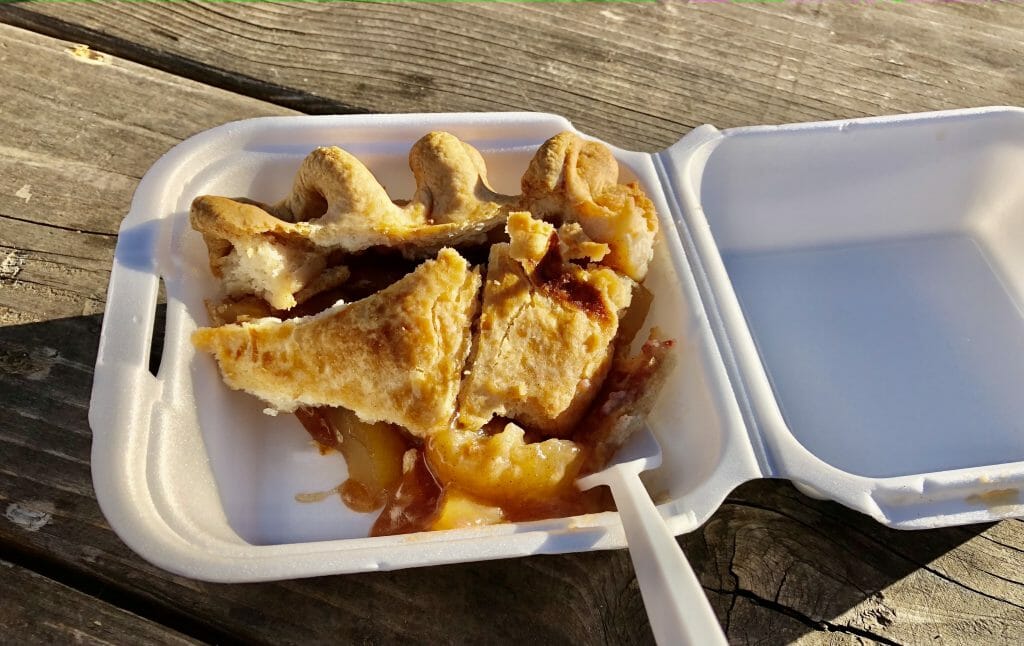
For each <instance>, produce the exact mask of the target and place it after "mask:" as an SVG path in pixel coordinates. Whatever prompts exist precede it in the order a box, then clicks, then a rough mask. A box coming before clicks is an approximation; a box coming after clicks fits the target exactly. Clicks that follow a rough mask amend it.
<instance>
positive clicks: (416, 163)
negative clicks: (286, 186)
mask: <svg viewBox="0 0 1024 646" xmlns="http://www.w3.org/2000/svg"><path fill="white" fill-rule="evenodd" d="M409 167H410V169H411V170H412V173H413V177H414V179H415V180H416V193H415V194H414V196H413V199H412V200H411V201H409V202H408V203H406V204H404V205H402V206H399V205H398V204H396V203H395V202H394V201H392V199H391V198H390V197H389V196H388V194H387V191H386V190H384V187H383V186H381V185H380V183H379V182H378V181H377V180H376V178H374V177H373V174H372V173H370V171H369V169H367V168H366V166H364V165H363V164H362V162H360V161H359V160H358V159H356V158H355V157H353V156H352V155H350V154H349V153H347V152H345V151H344V150H342V149H341V148H337V147H330V148H317V149H316V150H314V151H313V152H312V153H310V154H309V155H308V156H307V157H306V159H305V160H304V161H303V162H302V166H301V167H300V168H299V172H298V175H297V176H296V178H295V184H294V186H293V187H292V192H291V194H290V195H289V196H288V197H287V198H285V199H284V200H282V201H281V202H279V203H277V204H276V205H274V206H273V207H272V208H271V211H272V212H273V213H274V214H276V215H278V216H279V217H281V218H282V219H287V220H294V221H295V222H296V226H297V229H298V230H300V231H302V232H303V233H304V235H306V236H308V238H309V239H310V240H311V241H312V242H314V243H315V244H317V245H318V246H322V247H330V248H332V249H342V250H344V251H348V252H355V251H361V250H363V249H367V248H369V247H374V246H386V247H390V248H395V249H399V250H401V251H403V252H404V253H406V254H408V255H410V256H413V257H429V256H431V255H433V254H434V253H436V252H437V250H438V249H440V248H441V247H444V246H452V245H457V244H467V243H480V242H483V241H484V239H485V237H486V233H487V231H489V230H490V229H492V228H494V227H496V226H500V225H501V224H502V223H503V222H504V218H505V215H506V214H507V212H508V210H507V207H508V206H509V205H511V204H512V203H513V202H514V201H515V198H514V197H511V196H504V195H500V194H498V193H495V192H494V191H493V190H492V189H491V188H490V186H489V185H488V183H487V170H486V168H485V166H484V162H483V158H482V157H481V156H480V153H479V152H478V151H477V150H476V149H475V148H473V147H472V146H470V145H469V144H467V143H465V142H462V141H460V140H459V139H457V138H456V137H454V136H452V135H450V134H448V133H445V132H431V133H428V134H427V135H425V136H423V137H422V138H420V140H419V141H417V142H416V143H415V144H414V145H413V147H412V150H411V151H410V152H409Z"/></svg>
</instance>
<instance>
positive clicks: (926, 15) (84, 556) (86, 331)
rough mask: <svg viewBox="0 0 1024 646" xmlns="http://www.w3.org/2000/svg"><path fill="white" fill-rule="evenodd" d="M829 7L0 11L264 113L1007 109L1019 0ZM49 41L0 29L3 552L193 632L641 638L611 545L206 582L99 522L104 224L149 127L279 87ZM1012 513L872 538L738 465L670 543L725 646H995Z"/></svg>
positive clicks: (650, 115)
mask: <svg viewBox="0 0 1024 646" xmlns="http://www.w3.org/2000/svg"><path fill="white" fill-rule="evenodd" d="M856 9H857V10H856V11H854V10H852V9H847V8H843V7H842V6H840V5H810V6H801V7H800V8H798V9H795V10H791V11H785V12H784V11H781V10H777V9H776V8H773V7H747V8H737V7H724V8H714V9H713V10H712V9H705V8H703V7H691V6H684V5H677V4H674V3H668V4H661V5H656V6H651V7H642V6H632V5H595V6H586V7H562V6H553V5H552V6H533V5H530V6H517V7H510V6H506V5H500V6H497V5H496V6H486V7H484V6H467V5H444V6H442V5H422V6H420V5H417V6H412V7H401V8H399V7H395V6H393V5H388V4H385V5H363V4H359V5H351V6H350V5H318V4H317V5H314V4H302V5H294V6H291V5H277V4H267V5H250V6H246V7H244V8H243V7H239V6H236V5H233V4H231V5H229V4H209V5H190V4H183V3H170V4H162V5H159V6H157V5H148V4H132V5H131V6H129V5H109V6H108V5H96V4H90V5H88V6H78V5H61V6H60V11H59V17H51V16H48V14H49V13H53V14H54V16H56V15H57V8H56V7H55V6H53V5H47V4H39V5H18V6H12V5H3V6H0V18H2V19H5V20H8V21H14V22H18V23H19V24H24V25H27V26H30V27H32V28H33V29H37V30H40V31H47V30H49V31H59V32H61V33H68V34H70V35H72V36H74V37H75V39H76V40H88V42H90V44H93V45H95V46H96V47H100V45H103V44H108V45H110V46H111V47H112V48H113V49H117V51H118V52H121V53H124V54H126V55H130V56H131V57H133V58H135V59H136V60H140V61H142V62H144V63H146V64H149V65H154V66H160V67H164V68H167V69H172V68H177V69H179V70H182V71H185V72H187V73H189V74H191V75H193V76H195V77H196V78H202V79H203V80H204V81H210V82H215V83H217V84H219V85H222V86H224V87H228V88H230V89H234V90H238V89H241V90H245V91H249V92H251V93H253V94H256V95H259V96H263V97H264V98H268V99H271V100H274V101H277V102H279V103H281V104H287V105H290V106H295V107H300V108H306V109H331V110H335V109H345V110H372V111H380V110H423V109H438V110H458V109H498V108H517V109H519V108H528V109H550V110H553V111H557V112H560V113H563V114H566V115H567V116H570V117H572V118H574V120H576V121H577V123H578V124H579V125H580V126H581V127H583V128H585V129H587V130H590V131H591V132H593V133H595V134H599V135H601V136H604V137H606V138H608V139H610V140H612V141H615V142H616V143H619V144H622V145H624V146H626V147H631V148H642V149H653V148H656V147H660V146H663V145H665V144H667V143H669V142H671V141H672V140H673V139H674V138H675V137H677V136H678V135H679V134H682V133H683V132H685V131H686V130H687V129H688V128H690V127H692V126H693V125H695V124H697V123H700V122H703V121H712V122H715V123H717V124H719V125H723V126H728V125H740V124H743V123H758V122H766V121H794V120H799V119H805V118H821V117H826V116H854V115H858V114H872V113H879V112H892V111H908V110H916V109H924V108H931V107H952V106H956V105H979V104H984V103H1024V100H1022V99H1024V96H1022V93H1024V87H1022V85H1024V83H1022V82H1021V72H1020V69H1019V68H1018V67H1017V66H1015V64H1014V63H1013V62H1012V61H1013V56H1012V55H1014V54H1015V53H1016V54H1019V53H1020V45H1019V43H1020V42H1021V41H1020V38H1019V36H1020V29H1019V26H1020V25H1021V21H1020V20H1019V19H1017V17H1018V16H1020V15H1021V14H1020V13H1018V12H1019V9H1016V8H1014V7H1012V6H1009V5H991V6H990V5H985V6H981V7H977V8H976V9H966V8H959V7H954V8H946V7H943V8H941V9H940V8H935V7H923V8H921V10H920V11H911V10H910V9H909V8H906V7H882V8H875V7H872V8H865V7H857V8H856ZM400 10H401V11H402V12H405V11H408V13H407V14H406V13H402V14H399V13H398V12H399V11H400ZM602 12H607V13H602ZM618 18H624V19H622V20H619V19H618ZM830 32H835V33H834V34H832V35H829V34H830ZM86 37H87V38H86ZM929 38H933V39H935V42H932V41H930V40H929ZM369 43H375V44H374V46H373V47H371V46H370V45H369ZM70 45H71V43H69V42H65V41H59V40H54V39H52V38H48V37H44V36H40V35H37V34H32V33H28V32H25V31H21V30H19V29H15V28H11V27H2V26H0V63H2V64H0V84H2V85H3V86H4V87H5V88H8V89H7V90H6V91H5V92H4V93H0V108H2V109H0V120H2V121H0V123H2V126H0V165H3V168H4V172H3V173H0V224H2V226H0V325H2V327H0V408H2V410H3V412H4V413H5V414H4V415H3V416H0V453H2V455H3V459H2V460H0V508H3V509H4V510H5V517H4V518H3V519H0V550H2V552H0V554H2V556H3V558H4V559H6V560H8V561H11V562H13V563H15V564H16V566H17V567H21V568H24V569H29V570H32V571H35V572H38V573H42V574H43V575H45V576H46V577H47V578H48V579H50V580H52V581H56V582H59V583H61V584H65V585H67V586H69V587H70V588H73V589H75V590H78V591H80V594H81V595H84V596H90V597H95V599H96V604H98V605H99V606H100V607H104V608H108V609H109V607H110V606H116V607H120V608H123V609H125V610H126V611H127V612H130V613H132V614H133V615H135V616H137V617H141V618H143V619H145V620H149V621H152V622H159V623H162V624H166V625H172V626H174V627H175V629H177V630H178V631H179V632H181V633H182V634H184V635H186V636H188V637H193V638H196V639H199V640H203V641H211V642H218V643H234V642H248V643H268V644H269V643H274V644H278V643H280V644H290V643H338V642H342V643H351V642H360V643H362V642H365V643H375V644H376V643H385V644H386V643H400V642H401V643H406V642H409V641H415V642H426V643H442V644H444V643H523V642H530V641H533V642H537V643H545V644H547V643H554V644H560V643H573V644H633V643H637V644H639V643H651V640H652V637H651V634H650V631H649V628H648V627H647V625H646V618H645V614H644V610H643V605H642V601H641V599H640V596H639V592H638V590H637V588H636V583H635V580H634V578H633V574H632V568H631V566H630V563H629V558H628V555H627V554H626V553H625V552H621V551H620V552H611V553H592V554H580V555H565V556H546V557H532V558H527V559H518V560H508V561H498V562H490V563H476V564H463V565H454V566H446V567H438V568H428V569H421V570H410V571H402V572H392V573H372V574H365V575H355V576H344V577H326V578H321V579H314V580H306V581H284V582H277V583H267V584H251V585H214V584H205V583H200V582H196V581H191V580H187V579H183V578H180V577H175V576H171V575H169V574H167V573H164V572H162V571H160V570H158V569H157V568H155V567H153V566H150V565H149V564H147V563H145V562H143V561H142V560H141V559H139V558H138V557H136V556H135V555H134V554H132V553H131V552H130V551H129V550H128V549H127V548H126V547H125V546H124V545H123V544H122V543H121V542H120V540H118V539H117V537H116V536H115V535H114V534H113V533H112V532H111V530H110V529H109V527H108V526H107V524H106V522H105V521H104V519H103V517H102V514H101V513H100V510H99V508H98V506H97V504H96V501H95V497H94V494H93V491H92V486H91V476H90V471H89V450H90V434H89V430H88V424H87V420H86V414H87V407H88V399H89V392H90V388H91V381H92V365H93V362H94V360H95V352H96V344H97V340H98V332H99V324H100V314H99V313H100V312H101V311H102V306H103V302H104V295H105V288H106V281H107V277H108V273H107V272H108V270H109V266H110V261H111V256H112V253H113V246H114V244H115V240H116V238H115V234H116V231H117V227H118V224H119V222H120V218H121V217H122V216H123V214H124V213H126V212H127V209H128V204H129V200H130V196H131V192H132V190H133V189H134V186H135V184H136V182H137V179H138V177H140V176H141V174H142V173H143V172H144V171H145V170H146V168H148V166H149V165H150V164H151V163H152V162H153V161H154V160H155V159H156V158H157V157H158V156H159V155H160V154H162V153H163V152H165V151H166V150H167V149H168V148H169V147H170V146H172V145H173V144H174V143H176V142H177V141H180V140H181V139H183V138H184V137H187V136H188V135H190V134H192V133H194V132H196V131H199V130H202V129H204V128H207V127H210V126H212V125H215V124H218V123H221V122H224V121H228V120H232V119H237V118H244V117H247V116H256V115H263V114H286V113H288V112H289V110H287V109H285V108H282V107H279V106H275V105H271V104H269V103H264V102H261V101H257V100H253V99H250V98H245V97H242V96H239V95H237V94H233V93H231V92H228V91H223V90H217V89H214V88H211V87H209V86H208V85H203V84H201V83H197V82H194V81H188V80H184V79H182V78H180V77H177V76H173V75H171V74H167V73H163V72H160V71H156V70H155V69H153V68H151V67H145V66H143V65H138V64H133V63H131V62H128V61H125V60H123V59H121V58H118V57H112V58H109V59H106V60H105V62H100V64H90V63H86V62H83V61H82V60H79V59H78V58H76V57H72V56H70V54H69V53H68V48H69V47H70ZM325 52H327V53H325ZM539 52H540V53H539ZM929 52H930V54H929ZM897 54H899V56H897ZM884 56H889V57H891V58H892V59H893V60H895V61H897V63H886V64H884V65H883V64H882V63H881V61H882V58H881V57H884ZM887 66H892V67H887ZM797 71H799V74H797ZM467 72H472V74H469V75H468V77H467ZM789 77H792V78H789ZM467 78H469V79H470V80H467ZM265 79H271V80H272V82H271V83H267V82H265ZM303 79H306V80H305V81H303ZM945 80H950V81H951V82H950V83H949V84H947V83H945V82H944V81H945ZM886 88H888V89H886ZM26 186H27V188H26ZM26 196H27V197H26ZM43 521H45V522H43ZM1021 529H1022V523H1020V522H1019V521H1007V522H1004V523H1000V524H997V525H993V526H988V527H985V526H978V527H970V528H953V529H947V530H937V531H928V532H896V531H892V530H887V529H885V528H883V527H881V526H879V525H878V524H876V523H874V522H873V521H871V520H870V519H868V518H866V517H864V516H861V515H859V514H856V513H854V512H852V511H849V510H847V509H845V508H842V507H840V506H838V505H835V504H831V503H823V502H817V501H812V500H809V499H807V498H805V497H803V496H802V495H800V494H798V493H797V492H796V491H795V490H794V489H793V488H792V487H790V486H789V485H787V484H784V483H779V482H759V483H751V484H748V485H745V486H744V487H742V488H740V489H739V490H738V491H736V492H734V494H733V495H731V496H730V498H729V499H728V500H727V501H726V503H725V504H724V505H723V507H722V508H721V510H720V511H719V512H718V513H717V514H716V515H715V516H714V517H713V518H712V519H711V520H710V521H709V522H708V523H707V524H706V525H705V526H704V527H703V528H701V529H700V530H699V531H697V532H694V533H692V534H690V535H687V536H685V537H683V538H682V539H681V541H680V542H681V544H682V545H683V547H684V549H685V550H686V552H687V554H688V555H689V556H690V558H691V560H692V562H693V563H694V566H695V569H696V570H697V572H698V575H699V576H700V578H701V581H702V583H703V584H704V586H705V587H706V589H707V590H708V591H709V596H710V598H711V600H712V604H713V606H714V607H715V609H716V611H717V612H718V614H719V617H720V619H721V620H722V622H723V625H725V626H727V629H728V634H729V637H730V640H731V641H732V642H733V643H737V644H781V643H789V642H794V641H795V642H798V643H804V644H839V643H882V644H893V643H900V644H904V643H906V644H923V643H928V644H932V643H946V644H968V643H971V644H978V643H1015V642H1021V641H1024V615H1022V612H1024V611H1022V607H1024V585H1022V583H1021V580H1022V579H1024V577H1021V575H1020V574H1019V573H1020V572H1022V571H1024V540H1022V539H1021V538H1020V536H1021ZM47 585H49V584H47ZM83 601H84V600H83ZM104 604H105V605H104ZM0 605H2V604H0ZM83 621H84V619H83ZM74 623H75V622H74V621H72V620H69V623H68V625H71V624H74ZM73 627H75V628H76V629H78V630H83V631H84V630H86V628H84V627H82V626H81V625H75V626H73Z"/></svg>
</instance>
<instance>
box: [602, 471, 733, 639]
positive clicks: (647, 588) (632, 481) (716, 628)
mask: <svg viewBox="0 0 1024 646" xmlns="http://www.w3.org/2000/svg"><path fill="white" fill-rule="evenodd" d="M608 471H611V472H614V474H613V473H608V474H607V475H608V476H609V477H608V478H607V479H606V482H607V484H608V485H609V486H610V487H611V490H612V495H613V496H614V497H615V504H616V506H617V507H618V508H619V516H620V517H621V518H622V527H623V529H624V530H625V532H626V540H627V542H628V543H629V555H630V557H631V558H632V559H633V569H634V570H635V571H636V579H637V583H638V584H639V585H640V593H641V595H642V596H643V599H644V606H645V607H646V608H647V617H648V619H649V620H650V622H651V629H652V630H653V631H654V638H655V639H656V640H657V642H658V643H659V644H661V645H662V646H675V645H679V646H724V645H725V644H727V643H728V642H727V641H726V639H725V635H724V634H723V633H722V627H721V626H720V625H719V623H718V618H717V617H716V616H715V613H714V611H713V610H712V609H711V604H710V603H709V602H708V598H707V595H705V594H704V589H703V588H702V587H701V585H700V582H699V581H698V580H697V575H696V574H694V572H693V568H692V567H690V563H689V561H687V560H686V556H685V555H684V554H683V551H682V550H681V549H680V548H679V545H678V544H677V543H676V538H675V536H673V535H672V533H671V532H670V531H669V529H668V525H667V524H666V523H665V519H664V518H662V516H661V514H660V513H659V512H658V508H657V507H655V506H654V502H653V501H652V500H651V498H650V496H649V495H648V493H647V490H646V489H645V488H644V486H643V483H642V482H641V481H640V473H639V471H634V470H632V469H622V468H618V469H616V468H613V469H609V470H608Z"/></svg>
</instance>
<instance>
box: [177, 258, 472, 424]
mask: <svg viewBox="0 0 1024 646" xmlns="http://www.w3.org/2000/svg"><path fill="white" fill-rule="evenodd" d="M479 289H480V275H479V272H478V271H477V270H475V269H473V270H471V269H470V268H469V264H468V263H467V262H466V260H465V259H463V258H462V256H460V255H459V254H458V253H457V252H456V251H454V250H451V249H444V250H442V251H441V252H440V253H439V254H438V256H437V259H436V260H428V261H426V262H424V263H423V264H422V265H420V266H419V267H417V268H416V269H415V270H414V271H413V272H412V273H411V274H409V275H408V276H406V277H405V278H403V279H401V280H399V281H398V282H396V283H394V284H393V285H391V286H390V287H387V288H385V289H384V290H382V291H380V292H377V293H376V294H374V295H373V296H369V297H367V298H364V299H362V300H359V301H356V302H354V303H351V304H343V303H342V304H338V305H335V306H334V307H332V308H330V309H328V310H326V311H324V312H321V313H320V314H317V315H315V316H310V317H305V318H298V319H292V320H289V321H281V320H279V319H276V318H264V319H258V320H255V321H251V322H246V323H242V324H240V325H239V324H233V325H223V326H221V327H216V328H201V329H199V330H197V331H196V333H195V334H194V335H193V337H192V341H193V343H194V344H195V346H196V347H197V348H198V349H199V350H201V351H204V352H209V353H211V354H213V355H214V356H215V357H216V358H217V361H218V363H219V364H220V369H221V374H222V375H223V377H224V381H225V382H226V383H227V384H228V386H230V387H231V388H234V389H236V390H244V391H246V392H249V393H251V394H253V395H256V396H257V397H259V398H261V399H263V400H264V401H266V402H268V403H269V404H270V406H271V407H273V408H274V409H277V410H279V411H294V410H295V409H296V408H298V407H299V406H310V407H313V406H341V407H344V408H347V409H349V410H351V411H353V412H355V413H356V415H358V416H359V418H360V419H362V420H364V421H367V422H389V423H392V424H398V425H400V426H403V427H404V428H406V429H407V430H408V431H409V432H411V433H413V434H414V435H418V436H427V435H429V434H431V433H433V432H435V431H437V430H438V429H442V428H447V427H448V425H449V422H450V421H451V419H452V416H453V414H454V411H455V401H456V395H457V394H458V391H459V383H460V378H461V374H462V369H463V365H464V364H465V360H466V356H467V355H468V354H469V348H470V329H471V324H472V321H473V318H474V317H475V315H476V310H477V292H478V290H479Z"/></svg>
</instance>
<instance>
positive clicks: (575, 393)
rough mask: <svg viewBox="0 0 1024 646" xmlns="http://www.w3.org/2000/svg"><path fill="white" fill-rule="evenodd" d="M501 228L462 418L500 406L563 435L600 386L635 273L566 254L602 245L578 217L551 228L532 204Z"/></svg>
mask: <svg viewBox="0 0 1024 646" xmlns="http://www.w3.org/2000/svg"><path fill="white" fill-rule="evenodd" d="M508 233H509V236H510V238H511V242H510V243H508V244H497V245H494V246H493V247H491V254H490V260H489V262H488V267H487V280H486V284H485V287H484V300H483V308H482V310H481V314H480V322H479V332H478V336H477V340H476V349H475V351H474V355H473V358H472V359H471V362H470V367H469V370H468V373H469V374H468V375H467V376H466V378H465V382H464V383H463V387H462V393H461V394H460V396H459V417H458V422H459V426H460V427H462V428H466V429H478V428H481V427H482V426H483V425H484V424H486V423H487V422H488V421H489V420H490V419H491V418H492V417H493V416H495V415H500V416H503V417H509V418H512V419H515V420H517V421H519V422H521V423H523V424H525V425H527V426H529V427H530V428H533V429H536V430H539V431H542V432H544V433H545V434H547V435H554V436H558V435H565V434H567V433H569V432H570V431H572V429H573V428H574V426H575V425H576V422H578V421H579V419H580V417H581V416H582V415H583V414H584V413H585V412H586V410H587V406H588V405H589V404H590V402H591V400H592V399H593V398H594V395H595V394H596V393H597V390H598V389H599V388H600V386H601V382H602V380H603V379H604V376H605V373H606V372H607V370H608V366H609V362H610V360H611V357H612V353H613V344H612V341H613V340H614V339H615V334H616V332H617V330H618V323H619V314H620V312H621V311H622V310H624V309H625V308H626V307H628V306H629V303H630V299H631V296H632V289H633V284H634V283H633V281H632V280H630V279H629V278H627V277H625V276H622V275H621V274H618V273H616V272H615V271H613V270H611V269H609V268H607V267H601V266H598V265H596V264H593V263H591V264H589V265H588V266H587V268H584V267H581V266H579V265H577V264H576V263H574V262H571V261H570V260H568V259H573V258H575V259H583V260H591V261H593V260H597V259H600V258H601V257H603V256H604V254H605V253H607V250H608V248H607V246H606V245H603V244H595V243H593V242H591V241H589V240H587V239H586V236H584V235H582V233H581V232H580V231H579V230H578V226H574V225H569V226H567V227H563V229H562V230H561V231H560V232H556V231H555V228H554V227H553V226H552V225H550V224H548V223H546V222H541V221H540V220H535V219H533V218H532V217H531V216H530V214H529V213H513V214H512V215H510V216H509V219H508Z"/></svg>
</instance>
